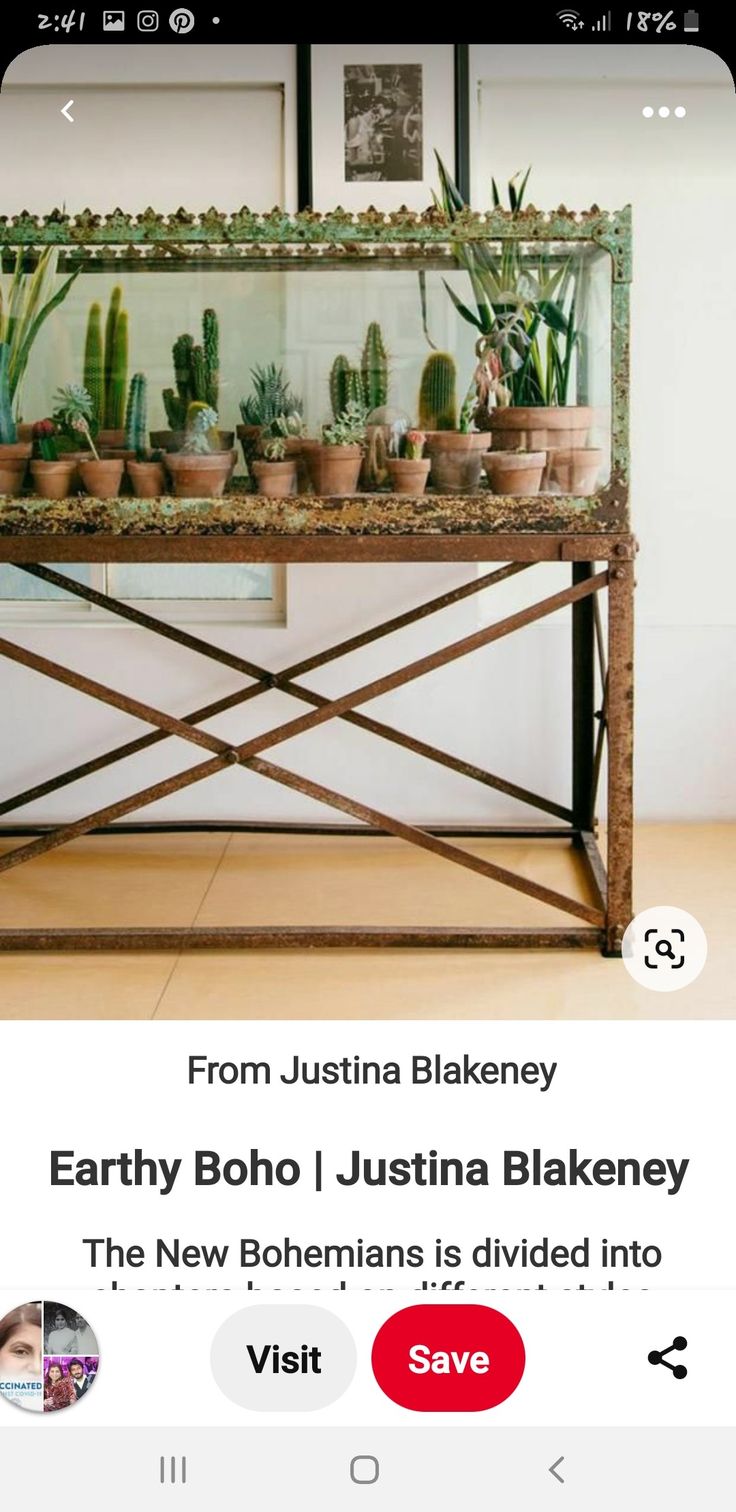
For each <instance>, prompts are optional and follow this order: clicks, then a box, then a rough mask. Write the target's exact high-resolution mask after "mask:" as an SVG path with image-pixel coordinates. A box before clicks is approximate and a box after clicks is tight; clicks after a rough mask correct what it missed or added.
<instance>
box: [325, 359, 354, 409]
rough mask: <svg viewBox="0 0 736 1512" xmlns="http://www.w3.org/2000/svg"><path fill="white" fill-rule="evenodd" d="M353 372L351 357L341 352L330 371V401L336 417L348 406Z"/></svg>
mask: <svg viewBox="0 0 736 1512" xmlns="http://www.w3.org/2000/svg"><path fill="white" fill-rule="evenodd" d="M352 372H353V369H352V368H351V366H350V361H349V359H348V358H347V357H346V356H345V354H344V353H343V352H341V353H340V355H339V357H336V358H335V361H334V362H333V364H332V369H331V372H330V403H331V405H332V413H333V415H334V417H335V419H337V417H338V415H341V414H342V412H343V410H344V409H345V408H346V406H347V402H348V383H349V377H350V374H351V373H352Z"/></svg>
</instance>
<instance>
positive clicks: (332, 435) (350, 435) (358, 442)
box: [322, 399, 367, 446]
mask: <svg viewBox="0 0 736 1512" xmlns="http://www.w3.org/2000/svg"><path fill="white" fill-rule="evenodd" d="M366 417H367V410H366V408H365V405H362V404H358V403H357V402H356V401H355V400H354V399H351V400H350V402H349V403H348V404H347V405H346V406H345V409H344V410H343V411H342V414H340V415H337V416H336V417H335V419H334V421H333V422H332V425H325V426H323V428H322V439H323V441H324V444H325V446H363V445H364V444H365V439H366Z"/></svg>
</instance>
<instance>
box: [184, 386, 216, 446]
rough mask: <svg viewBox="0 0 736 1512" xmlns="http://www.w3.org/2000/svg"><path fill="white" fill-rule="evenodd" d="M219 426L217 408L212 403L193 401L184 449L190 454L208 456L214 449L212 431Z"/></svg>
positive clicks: (188, 414)
mask: <svg viewBox="0 0 736 1512" xmlns="http://www.w3.org/2000/svg"><path fill="white" fill-rule="evenodd" d="M216 428H217V410H214V409H212V407H211V405H209V404H204V403H201V402H200V401H198V400H195V401H193V402H192V403H191V404H190V406H189V409H188V411H187V417H186V437H185V440H184V445H183V446H182V451H183V452H186V453H187V455H188V456H194V457H208V456H209V455H210V453H211V452H212V450H213V447H212V441H211V433H212V431H215V430H216Z"/></svg>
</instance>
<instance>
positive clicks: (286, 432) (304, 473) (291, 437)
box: [270, 410, 319, 493]
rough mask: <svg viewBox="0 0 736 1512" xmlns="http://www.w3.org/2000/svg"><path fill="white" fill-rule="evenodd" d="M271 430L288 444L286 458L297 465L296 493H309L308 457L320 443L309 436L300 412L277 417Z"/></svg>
mask: <svg viewBox="0 0 736 1512" xmlns="http://www.w3.org/2000/svg"><path fill="white" fill-rule="evenodd" d="M270 430H271V435H273V436H281V437H283V440H284V442H285V444H286V451H285V456H287V457H290V458H291V459H292V461H293V462H295V463H296V492H297V493H308V492H309V488H310V481H309V468H308V466H307V456H308V453H309V451H310V449H312V448H314V447H315V446H317V445H318V444H319V443H318V442H317V441H312V440H310V438H309V437H308V436H307V427H306V425H305V424H304V421H303V419H302V416H301V414H300V412H299V411H298V410H294V411H293V412H292V413H291V414H290V415H277V417H276V419H275V420H274V422H273V425H272V426H271V427H270Z"/></svg>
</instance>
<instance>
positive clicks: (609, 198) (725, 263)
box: [471, 44, 736, 818]
mask: <svg viewBox="0 0 736 1512" xmlns="http://www.w3.org/2000/svg"><path fill="white" fill-rule="evenodd" d="M471 78H472V79H473V80H476V81H477V91H476V95H475V100H474V101H473V106H474V109H473V124H474V128H475V140H474V144H473V185H472V194H473V200H474V203H482V202H483V201H484V198H485V197H486V196H487V194H488V188H489V185H490V179H491V176H492V175H493V176H495V177H496V179H497V181H498V183H499V185H504V184H505V182H506V180H507V179H508V178H509V177H510V175H511V174H513V173H515V172H516V171H517V170H518V169H525V168H526V166H527V165H528V164H530V163H531V164H532V173H531V176H530V182H529V189H528V194H527V199H528V200H529V201H531V202H532V203H534V204H536V205H539V206H542V207H545V208H546V207H548V206H556V205H559V204H560V203H564V204H566V205H567V206H569V207H570V208H575V209H582V208H585V207H587V206H589V205H591V204H593V203H596V204H598V205H600V206H602V207H603V208H605V209H609V210H617V209H619V208H621V207H622V206H623V205H624V204H627V203H631V204H632V206H633V213H634V283H633V287H632V342H631V442H632V501H633V504H632V512H633V522H634V529H635V531H636V534H637V536H638V538H639V540H640V543H641V553H640V557H639V560H638V564H637V578H638V584H639V588H638V594H637V611H636V612H637V625H638V631H637V709H638V716H637V763H636V776H637V784H636V786H637V807H638V811H639V814H640V815H641V816H647V817H649V816H651V817H655V818H660V817H661V818H666V817H670V816H672V815H682V816H687V817H689V816H692V817H697V816H700V815H704V814H711V815H727V814H733V812H734V745H735V740H734V737H735V734H736V729H735V724H734V688H735V687H736V675H735V674H736V664H735V663H736V657H735V655H734V649H735V646H736V637H735V636H734V603H735V602H736V596H735V595H734V592H733V581H732V577H731V563H732V561H733V554H734V551H735V550H736V510H735V509H734V502H735V493H736V489H735V485H734V471H733V469H731V468H729V466H728V464H726V466H725V467H724V451H723V443H724V442H725V443H726V445H728V437H729V435H730V432H731V430H732V426H733V332H734V317H735V316H736V285H735V283H734V276H733V246H734V241H735V240H736V192H735V191H736V174H735V171H734V164H735V163H736V101H735V100H734V86H733V79H732V78H731V75H730V74H729V72H728V69H727V67H726V65H725V63H723V62H722V61H721V60H720V59H719V58H717V57H716V56H715V54H713V53H710V52H707V51H705V50H704V49H701V48H696V47H689V46H682V47H667V48H666V49H662V50H661V51H659V50H657V49H656V48H653V47H642V48H638V49H637V48H633V47H625V46H621V47H608V46H607V47H604V48H600V49H596V48H595V47H594V46H585V45H584V46H577V45H568V44H565V45H561V46H558V47H550V48H539V49H536V50H534V49H528V48H520V47H500V48H491V47H489V46H485V47H475V48H473V50H472V61H471ZM645 105H651V106H653V107H654V109H655V111H657V110H658V107H659V106H660V105H669V106H670V109H671V110H672V111H674V107H675V106H677V105H683V106H684V107H685V108H686V110H687V115H686V116H685V117H684V119H678V118H676V117H675V116H674V114H671V115H670V116H669V117H668V118H666V119H660V117H659V116H658V114H655V116H654V117H653V118H652V119H645V118H644V117H643V116H642V108H643V106H645ZM556 633H557V632H556V630H555V629H553V628H552V627H548V628H547V629H540V631H539V634H540V636H544V635H549V636H553V635H555V634H556Z"/></svg>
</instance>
